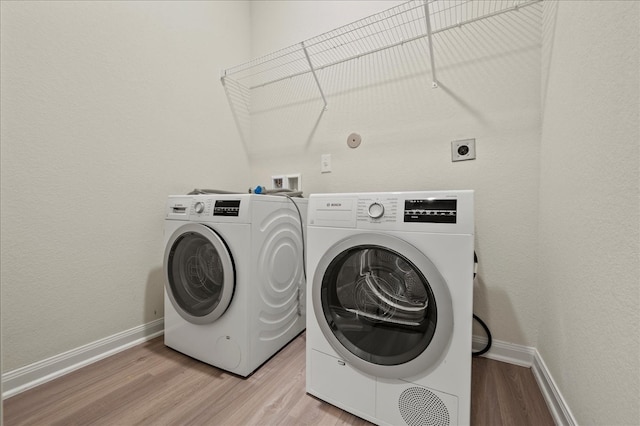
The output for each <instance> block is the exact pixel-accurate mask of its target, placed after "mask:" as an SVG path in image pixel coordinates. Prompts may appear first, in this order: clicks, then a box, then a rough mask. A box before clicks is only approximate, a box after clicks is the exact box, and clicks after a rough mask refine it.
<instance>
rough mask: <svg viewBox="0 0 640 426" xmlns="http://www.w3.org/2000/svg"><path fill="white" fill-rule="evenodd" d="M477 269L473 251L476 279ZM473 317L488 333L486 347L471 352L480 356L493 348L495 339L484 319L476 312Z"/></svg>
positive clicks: (476, 260)
mask: <svg viewBox="0 0 640 426" xmlns="http://www.w3.org/2000/svg"><path fill="white" fill-rule="evenodd" d="M477 270H478V255H477V254H476V252H475V251H474V252H473V278H474V279H475V278H476V272H477ZM473 319H475V320H476V321H478V324H480V325H481V326H482V328H483V329H484V332H485V333H486V334H487V344H486V345H485V346H484V348H482V349H480V350H479V351H477V352H471V355H472V356H480V355H484V354H485V353H487V352H489V349H491V345H492V343H493V339H492V337H491V331H489V327H488V326H487V324H486V323H485V322H484V321H482V320H481V319H480V317H479V316H477V315H476V314H473Z"/></svg>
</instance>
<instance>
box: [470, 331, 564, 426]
mask: <svg viewBox="0 0 640 426" xmlns="http://www.w3.org/2000/svg"><path fill="white" fill-rule="evenodd" d="M486 343H487V338H486V337H481V336H473V350H474V352H477V351H479V350H481V349H482V348H484V347H485V345H486ZM482 356H483V357H486V358H489V359H494V360H496V361H502V362H506V363H509V364H515V365H519V366H522V367H528V368H531V371H532V372H533V376H534V377H535V379H536V382H537V383H538V387H539V388H540V392H541V393H542V396H543V397H544V399H545V402H546V403H547V407H548V408H549V412H550V413H551V416H552V417H553V421H554V422H555V424H556V425H561V426H575V425H577V422H576V420H575V418H574V417H573V414H572V413H571V410H570V409H569V406H568V405H567V403H566V401H565V399H564V398H563V397H562V394H561V393H560V390H558V387H557V386H556V384H555V382H554V381H553V377H552V376H551V372H550V371H549V369H548V368H547V366H546V364H545V363H544V360H543V359H542V356H541V355H540V353H539V352H538V350H537V349H536V348H532V347H529V346H522V345H516V344H514V343H507V342H502V341H500V340H493V342H492V344H491V348H490V349H489V351H488V352H487V353H485V354H483V355H482Z"/></svg>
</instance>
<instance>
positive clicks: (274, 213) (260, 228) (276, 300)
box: [164, 194, 308, 377]
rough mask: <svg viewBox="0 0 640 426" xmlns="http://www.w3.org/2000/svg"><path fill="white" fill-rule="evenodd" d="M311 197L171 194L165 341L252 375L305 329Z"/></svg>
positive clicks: (222, 365) (174, 346) (220, 364)
mask: <svg viewBox="0 0 640 426" xmlns="http://www.w3.org/2000/svg"><path fill="white" fill-rule="evenodd" d="M307 204H308V201H307V200H306V199H302V198H295V199H294V198H288V197H284V196H272V195H255V194H238V195H235V194H220V195H218V194H216V195H211V194H206V195H179V196H171V197H169V200H168V203H167V211H166V219H165V234H164V235H165V238H164V242H165V253H164V274H165V302H164V310H165V312H164V324H165V333H164V342H165V344H166V345H167V346H169V347H171V348H173V349H175V350H177V351H179V352H182V353H184V354H186V355H189V356H191V357H193V358H195V359H198V360H200V361H203V362H206V363H208V364H211V365H213V366H215V367H219V368H221V369H223V370H226V371H229V372H231V373H234V374H238V375H240V376H244V377H246V376H248V375H249V374H251V373H252V372H253V371H255V370H256V369H257V368H258V367H259V366H260V365H261V364H263V363H264V362H265V361H266V360H268V359H269V358H270V357H271V356H272V355H274V354H275V353H276V352H278V350H280V349H281V348H282V347H284V346H285V345H286V344H287V343H289V342H290V341H291V340H292V339H294V338H295V337H296V336H297V335H298V334H300V333H301V332H302V331H303V330H304V329H305V303H306V302H305V298H306V295H305V286H306V281H305V277H304V257H303V247H304V241H303V238H304V231H303V229H304V227H305V226H306V212H307Z"/></svg>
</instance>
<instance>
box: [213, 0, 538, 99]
mask: <svg viewBox="0 0 640 426" xmlns="http://www.w3.org/2000/svg"><path fill="white" fill-rule="evenodd" d="M540 1H542V0H515V1H514V0H411V1H408V2H406V3H403V4H400V5H398V6H396V7H393V8H391V9H387V10H385V11H383V12H380V13H377V14H375V15H371V16H369V17H367V18H364V19H361V20H358V21H355V22H353V23H351V24H348V25H345V26H343V27H340V28H336V29H334V30H332V31H329V32H326V33H324V34H321V35H319V36H316V37H313V38H311V39H308V40H305V41H303V42H301V43H298V44H295V45H293V46H289V47H287V48H285V49H282V50H278V51H276V52H273V53H271V54H268V55H265V56H263V57H260V58H257V59H254V60H251V61H249V62H247V63H244V64H241V65H237V66H234V67H231V68H228V69H226V70H224V71H223V72H222V77H221V79H222V82H223V84H225V83H226V81H227V80H228V79H233V80H234V81H235V82H236V83H237V84H239V85H241V86H242V87H244V88H246V89H248V90H252V89H256V88H259V87H263V86H266V85H269V84H273V83H277V82H280V81H283V80H286V79H289V78H293V77H296V76H300V75H303V74H309V73H311V74H313V76H314V78H315V80H316V83H317V84H318V89H319V91H320V94H321V95H322V97H323V100H324V101H325V105H326V99H324V93H323V90H322V85H321V83H320V81H318V79H317V77H316V74H315V73H316V72H317V71H319V70H322V69H324V68H327V67H331V66H334V65H337V64H340V63H342V62H345V61H350V60H353V59H357V58H360V57H362V56H364V55H369V54H371V53H375V52H379V51H381V50H384V49H389V48H392V47H394V46H398V45H401V44H403V43H407V42H410V41H414V40H417V39H421V38H424V37H428V38H429V52H428V53H429V55H428V56H429V60H430V61H431V72H432V77H433V78H432V79H433V84H434V87H436V86H437V80H436V78H435V58H434V57H433V49H432V48H431V46H432V43H431V36H432V35H433V34H437V33H439V32H442V31H447V30H448V29H451V28H455V27H460V26H462V25H465V24H469V23H471V22H475V21H478V20H480V19H485V18H489V17H492V16H496V15H499V14H502V13H506V12H510V11H514V10H517V9H520V8H523V7H526V6H529V5H531V4H534V3H538V2H540ZM426 53H427V52H425V54H426Z"/></svg>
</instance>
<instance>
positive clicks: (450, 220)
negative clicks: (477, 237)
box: [308, 190, 474, 234]
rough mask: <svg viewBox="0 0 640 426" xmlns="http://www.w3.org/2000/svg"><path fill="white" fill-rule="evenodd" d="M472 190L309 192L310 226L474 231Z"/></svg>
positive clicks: (452, 231) (451, 231) (440, 231)
mask: <svg viewBox="0 0 640 426" xmlns="http://www.w3.org/2000/svg"><path fill="white" fill-rule="evenodd" d="M473 195H474V194H473V191H470V190H462V191H413V192H386V193H384V192H378V193H375V192H371V193H353V194H346V193H345V194H311V196H310V197H309V215H308V218H309V222H308V225H309V226H320V227H334V228H359V229H367V230H386V231H390V230H398V231H400V230H403V231H416V232H438V233H454V234H467V233H473V229H474V223H473Z"/></svg>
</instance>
